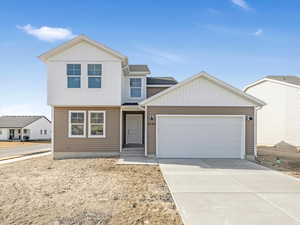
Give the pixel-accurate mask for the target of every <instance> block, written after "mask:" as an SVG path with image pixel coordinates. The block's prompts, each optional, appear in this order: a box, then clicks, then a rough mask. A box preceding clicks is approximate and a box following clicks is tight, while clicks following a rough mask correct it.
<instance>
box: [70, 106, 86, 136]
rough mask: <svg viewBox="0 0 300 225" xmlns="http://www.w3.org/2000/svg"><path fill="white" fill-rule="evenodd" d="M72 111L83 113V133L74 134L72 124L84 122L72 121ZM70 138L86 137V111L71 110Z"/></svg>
mask: <svg viewBox="0 0 300 225" xmlns="http://www.w3.org/2000/svg"><path fill="white" fill-rule="evenodd" d="M72 113H83V120H84V122H83V135H72V129H71V125H72V124H75V125H82V123H71V114H72ZM68 133H69V138H84V137H86V111H83V110H70V111H69V132H68Z"/></svg>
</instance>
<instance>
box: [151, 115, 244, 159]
mask: <svg viewBox="0 0 300 225" xmlns="http://www.w3.org/2000/svg"><path fill="white" fill-rule="evenodd" d="M243 128H244V118H243V117H241V116H239V117H229V116H228V117H226V116H225V117H224V116H159V117H158V120H157V155H158V157H161V158H196V157H197V158H240V157H241V150H242V148H243V145H244V143H243V137H242V136H243Z"/></svg>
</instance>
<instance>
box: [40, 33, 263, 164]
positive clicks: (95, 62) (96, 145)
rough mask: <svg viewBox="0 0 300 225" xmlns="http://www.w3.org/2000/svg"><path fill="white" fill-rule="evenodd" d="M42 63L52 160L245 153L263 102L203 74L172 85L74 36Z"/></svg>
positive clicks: (249, 154) (249, 148)
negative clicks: (49, 111) (134, 153)
mask: <svg viewBox="0 0 300 225" xmlns="http://www.w3.org/2000/svg"><path fill="white" fill-rule="evenodd" d="M39 58H40V59H41V60H42V61H44V62H45V63H46V64H47V68H48V104H49V105H50V106H51V107H52V121H53V127H54V130H53V150H54V158H56V159H59V158H74V157H96V156H111V155H119V154H120V153H121V154H125V153H126V152H130V151H131V150H133V149H135V150H136V151H140V153H141V154H143V155H145V156H154V157H165V158H166V157H167V158H178V157H183V158H193V157H196V158H199V157H203V158H245V157H246V156H247V157H250V158H253V157H254V156H255V154H256V151H255V146H256V144H255V132H256V130H255V121H256V119H255V112H256V108H257V107H261V106H263V105H264V103H263V102H262V101H260V100H258V99H256V98H254V97H252V96H250V95H247V94H245V93H244V92H242V91H241V90H239V89H236V88H234V87H232V86H230V85H228V84H226V83H224V82H222V81H220V80H218V79H216V78H214V77H212V76H210V75H208V74H207V73H205V72H201V73H199V74H197V75H195V76H193V77H191V78H189V79H187V80H185V81H182V82H180V83H178V84H177V82H176V80H174V79H173V78H170V77H159V78H157V77H147V75H149V74H150V70H149V69H148V66H146V65H129V64H128V58H127V57H126V56H124V55H122V54H121V53H118V52H116V51H114V50H112V49H110V48H108V47H106V46H104V45H102V44H100V43H98V42H95V41H93V40H91V39H90V38H88V37H86V36H84V35H80V36H78V37H76V38H74V39H73V40H71V41H69V42H67V43H65V44H62V45H60V46H59V47H57V48H54V49H52V50H50V51H48V52H46V53H44V54H43V55H41V56H40V57H39Z"/></svg>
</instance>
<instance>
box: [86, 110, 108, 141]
mask: <svg viewBox="0 0 300 225" xmlns="http://www.w3.org/2000/svg"><path fill="white" fill-rule="evenodd" d="M89 137H105V111H89Z"/></svg>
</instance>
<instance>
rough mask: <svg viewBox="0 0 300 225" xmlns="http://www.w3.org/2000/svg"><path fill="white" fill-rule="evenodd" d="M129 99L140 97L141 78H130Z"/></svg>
mask: <svg viewBox="0 0 300 225" xmlns="http://www.w3.org/2000/svg"><path fill="white" fill-rule="evenodd" d="M129 83H130V84H129V85H130V97H132V98H140V97H142V78H130V81H129Z"/></svg>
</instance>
